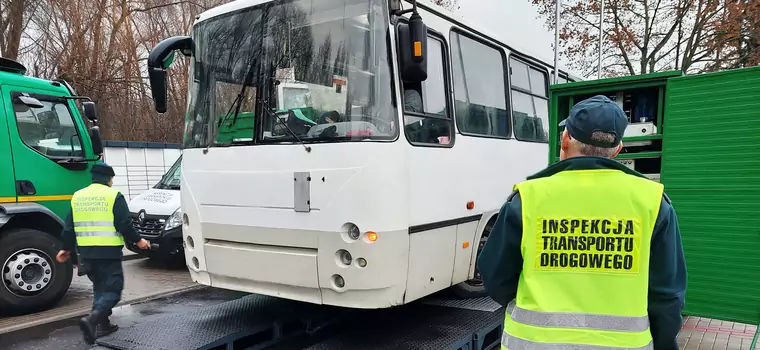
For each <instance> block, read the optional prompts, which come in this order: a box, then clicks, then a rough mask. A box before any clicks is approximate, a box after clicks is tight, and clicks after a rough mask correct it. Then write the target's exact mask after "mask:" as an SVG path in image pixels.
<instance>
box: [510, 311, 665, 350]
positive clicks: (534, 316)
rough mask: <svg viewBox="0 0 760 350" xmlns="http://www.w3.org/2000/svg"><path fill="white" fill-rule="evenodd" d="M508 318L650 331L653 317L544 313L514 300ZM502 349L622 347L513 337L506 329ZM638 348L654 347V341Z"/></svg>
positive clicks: (551, 324)
mask: <svg viewBox="0 0 760 350" xmlns="http://www.w3.org/2000/svg"><path fill="white" fill-rule="evenodd" d="M507 317H508V318H509V317H511V318H512V320H514V321H516V322H520V323H523V324H529V325H534V326H542V327H556V328H584V329H599V330H611V331H630V330H633V331H648V330H649V317H646V316H644V317H622V316H609V315H594V314H583V313H569V312H540V311H531V310H526V309H523V308H520V307H517V306H516V303H515V301H514V300H512V301H510V302H509V304H508V305H507ZM501 346H502V349H510V346H511V349H535V350H544V349H546V350H584V349H589V350H607V349H610V350H620V349H621V348H619V347H607V346H596V345H583V344H557V343H544V342H535V341H530V340H526V339H521V338H518V337H515V336H511V335H509V334H508V333H507V331H506V329H505V330H504V332H503V333H502V335H501ZM625 349H635V350H639V349H641V350H648V349H654V347H653V344H652V342H650V343H649V344H647V345H645V346H643V347H638V348H625Z"/></svg>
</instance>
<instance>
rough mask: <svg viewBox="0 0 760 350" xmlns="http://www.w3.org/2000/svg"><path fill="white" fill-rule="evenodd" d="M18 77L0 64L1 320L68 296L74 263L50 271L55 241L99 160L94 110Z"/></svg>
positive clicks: (16, 67)
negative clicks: (81, 111) (80, 106)
mask: <svg viewBox="0 0 760 350" xmlns="http://www.w3.org/2000/svg"><path fill="white" fill-rule="evenodd" d="M25 74H26V68H25V67H24V66H23V65H22V64H20V63H18V62H15V61H13V60H9V59H6V58H0V108H2V112H0V135H1V136H0V164H2V166H0V314H2V315H9V314H26V313H31V312H37V311H41V310H45V309H48V308H50V307H52V306H54V305H55V304H56V303H58V302H59V301H60V300H61V299H62V298H63V296H64V295H65V294H66V292H67V291H68V289H69V285H70V284H71V279H72V276H73V264H74V263H76V257H75V256H74V257H73V259H71V260H70V261H69V262H66V263H64V264H58V263H56V261H55V256H56V254H57V253H58V251H59V250H60V249H61V243H60V240H59V236H60V234H61V231H62V228H63V223H64V220H65V219H66V215H67V214H68V211H69V208H70V200H71V196H72V194H73V193H74V192H75V191H77V190H79V189H81V188H83V187H85V186H87V185H88V184H89V183H90V182H91V176H90V173H89V169H90V167H91V165H92V164H93V163H94V162H96V161H98V160H99V159H100V158H101V155H102V153H103V147H102V140H101V137H100V130H99V128H98V126H97V120H98V117H97V112H96V110H95V104H94V103H93V102H92V101H90V99H89V98H87V97H83V96H77V95H76V93H75V92H74V90H73V89H72V88H71V86H70V85H69V84H68V83H66V82H65V81H63V80H56V81H49V80H43V79H38V78H33V77H29V76H26V75H25ZM77 100H79V101H80V102H81V105H82V109H83V110H84V113H83V114H84V116H86V118H87V119H88V120H89V122H90V124H92V126H91V127H88V126H87V123H86V122H85V120H84V119H83V118H82V114H80V112H79V107H78V106H77V104H76V101H77ZM72 260H73V261H72Z"/></svg>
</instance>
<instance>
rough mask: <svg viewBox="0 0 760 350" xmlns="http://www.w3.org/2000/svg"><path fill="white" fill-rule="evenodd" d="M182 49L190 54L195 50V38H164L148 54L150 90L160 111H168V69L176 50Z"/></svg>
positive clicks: (184, 53)
mask: <svg viewBox="0 0 760 350" xmlns="http://www.w3.org/2000/svg"><path fill="white" fill-rule="evenodd" d="M175 50H180V51H181V52H182V54H183V55H185V56H190V55H191V54H192V51H193V39H192V38H190V37H189V36H173V37H171V38H167V39H164V40H162V41H161V42H159V43H158V45H156V47H154V48H153V50H151V51H150V55H148V78H149V80H150V92H151V94H152V95H153V102H154V104H155V105H156V111H157V112H158V113H164V112H166V85H167V84H166V81H167V77H166V70H167V69H169V67H171V65H172V63H174V51H175Z"/></svg>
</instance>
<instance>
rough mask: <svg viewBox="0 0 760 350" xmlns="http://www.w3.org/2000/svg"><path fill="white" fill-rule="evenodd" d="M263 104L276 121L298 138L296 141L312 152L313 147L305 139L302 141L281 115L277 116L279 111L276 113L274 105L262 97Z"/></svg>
mask: <svg viewBox="0 0 760 350" xmlns="http://www.w3.org/2000/svg"><path fill="white" fill-rule="evenodd" d="M261 105H262V106H263V107H264V108H262V109H263V110H264V111H266V112H267V114H269V116H270V117H272V118H274V119H275V120H276V121H278V122H279V123H280V125H282V126H284V127H285V129H287V130H288V132H289V133H290V135H292V136H293V138H294V139H296V141H298V143H300V144H301V146H303V148H304V149H305V150H306V152H311V147H310V146H307V145H306V144H305V143H304V142H303V141H301V139H300V138H298V136H296V133H294V132H293V130H290V128H289V127H288V124H287V123H285V122H284V121H282V119H280V117H278V116H277V113H275V111H274V109H272V106H270V105H269V102H267V101H266V99H261ZM288 114H290V110H288Z"/></svg>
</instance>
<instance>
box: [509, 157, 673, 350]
mask: <svg viewBox="0 0 760 350" xmlns="http://www.w3.org/2000/svg"><path fill="white" fill-rule="evenodd" d="M515 189H517V190H518V191H519V192H520V198H521V201H522V224H523V235H522V243H521V252H522V256H523V261H524V262H523V267H522V272H521V273H520V279H519V282H518V288H517V297H516V298H515V300H513V301H512V302H511V303H510V304H509V305H508V306H507V314H506V318H505V321H504V333H503V335H502V340H501V344H502V346H501V348H502V350H505V349H512V350H521V349H535V350H542V349H547V350H548V349H551V350H557V349H563V350H564V349H594V350H600V349H653V346H652V335H651V333H650V332H649V317H648V314H647V294H648V287H649V251H650V244H651V237H652V231H653V230H654V224H655V221H656V220H657V214H658V212H659V210H660V202H661V200H662V194H663V186H662V185H661V184H659V183H657V182H654V181H651V180H648V179H644V178H639V177H636V176H633V175H628V174H626V173H623V172H621V171H618V170H612V169H601V170H570V171H561V172H559V173H557V174H555V175H553V176H549V177H544V178H538V179H533V180H528V181H525V182H523V183H520V184H518V185H516V186H515Z"/></svg>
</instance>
